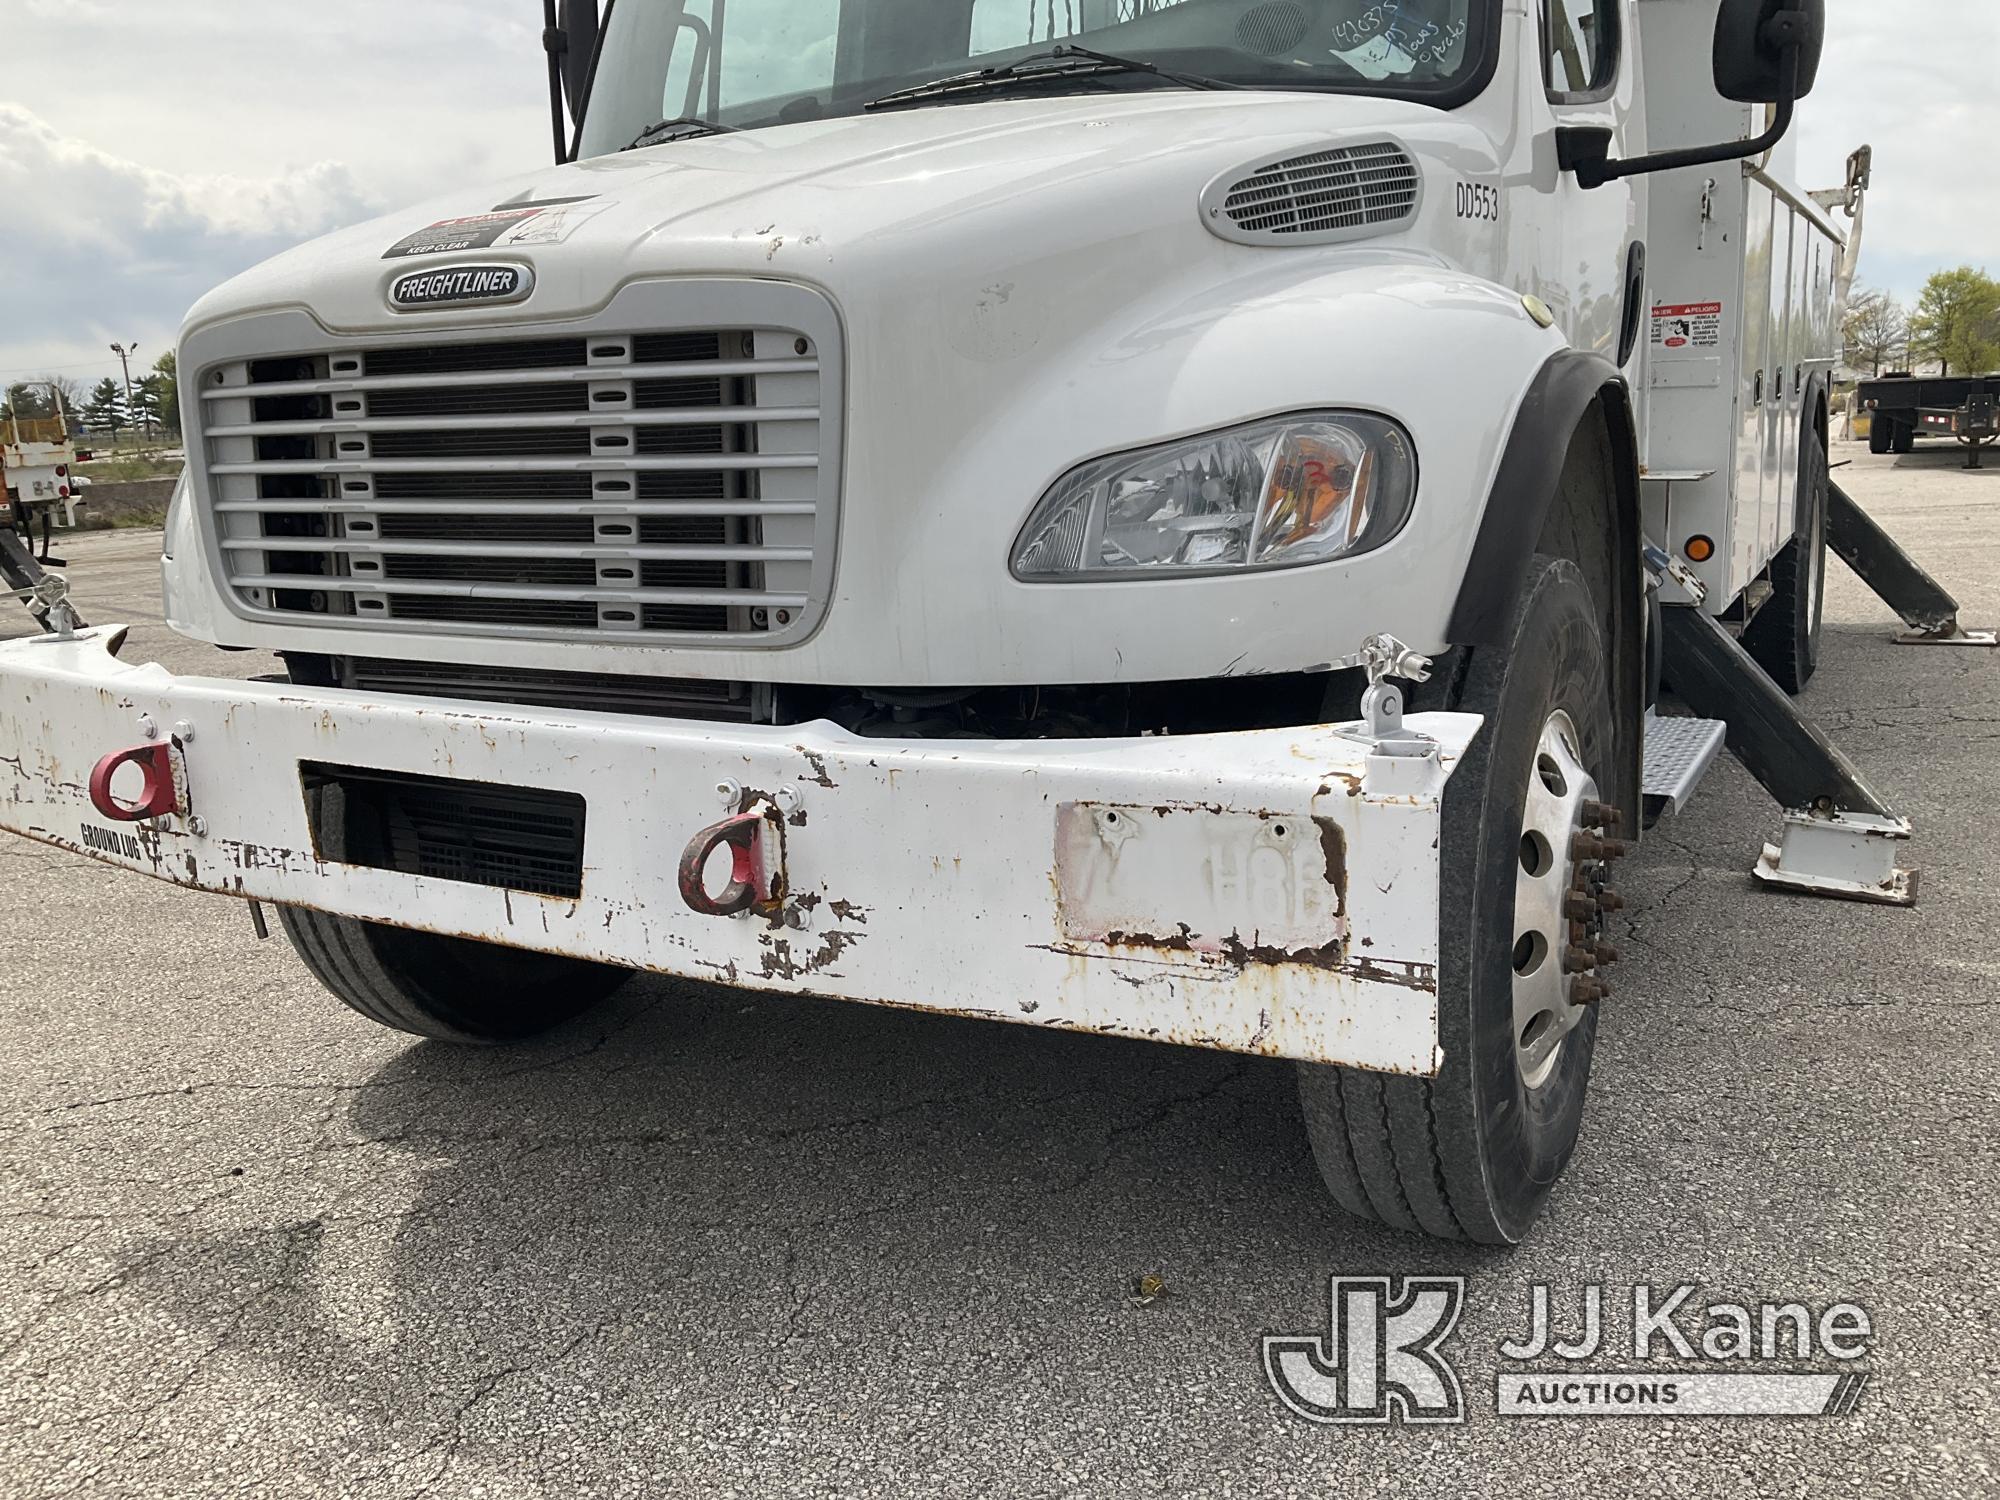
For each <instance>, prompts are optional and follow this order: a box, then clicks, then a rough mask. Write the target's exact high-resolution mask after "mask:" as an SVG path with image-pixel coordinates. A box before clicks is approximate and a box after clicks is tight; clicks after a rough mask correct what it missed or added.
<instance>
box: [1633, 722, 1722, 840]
mask: <svg viewBox="0 0 2000 1500" xmlns="http://www.w3.org/2000/svg"><path fill="white" fill-rule="evenodd" d="M1728 737H1729V726H1728V725H1727V724H1725V723H1723V722H1722V721H1721V720H1720V719H1686V718H1674V719H1663V718H1660V717H1659V716H1658V715H1657V714H1648V715H1647V716H1646V769H1645V776H1644V779H1643V782H1642V789H1643V791H1644V792H1645V797H1646V823H1647V825H1648V826H1649V827H1650V826H1651V825H1652V824H1653V823H1655V822H1657V821H1658V820H1659V819H1660V818H1662V817H1666V816H1669V815H1671V814H1674V813H1678V812H1679V811H1680V810H1681V809H1682V808H1684V807H1686V806H1687V805H1688V803H1689V802H1691V801H1693V800H1694V792H1695V788H1696V787H1698V786H1700V785H1701V780H1702V778H1703V777H1704V776H1706V775H1707V774H1708V770H1709V767H1710V766H1713V765H1714V764H1715V759H1716V757H1717V756H1718V755H1720V754H1721V753H1722V746H1723V742H1724V741H1725V740H1726V739H1727V738H1728Z"/></svg>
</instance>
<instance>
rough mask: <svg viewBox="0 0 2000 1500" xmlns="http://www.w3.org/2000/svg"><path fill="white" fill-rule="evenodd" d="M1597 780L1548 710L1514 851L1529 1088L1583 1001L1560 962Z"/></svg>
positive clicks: (1553, 1064) (1575, 1022)
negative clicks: (1574, 995) (1577, 1000)
mask: <svg viewBox="0 0 2000 1500" xmlns="http://www.w3.org/2000/svg"><path fill="white" fill-rule="evenodd" d="M1596 801H1597V782H1596V780H1595V779H1594V778H1593V777H1592V776H1591V774H1590V772H1589V771H1588V770H1587V769H1585V767H1584V764H1583V740H1582V737H1581V736H1580V735H1579V734H1578V733H1577V730H1576V722H1575V721H1574V720H1573V719H1571V718H1570V716H1569V714H1568V713H1567V712H1565V711H1564V710H1562V709H1557V710H1555V712H1553V713H1551V714H1550V715H1549V717H1548V720H1547V722H1546V723H1544V724H1543V726H1542V733H1541V738H1540V740H1539V741H1538V742H1537V744H1536V747H1535V755H1534V758H1533V760H1532V762H1531V763H1530V765H1529V767H1528V787H1527V796H1526V799H1525V801H1524V803H1523V805H1522V810H1521V836H1520V843H1519V846H1518V849H1517V852H1516V856H1515V885H1514V943H1513V949H1512V952H1511V955H1510V964H1511V966H1512V976H1511V977H1512V980H1513V1031H1514V1062H1515V1066H1516V1067H1517V1068H1518V1069H1519V1071H1520V1074H1521V1081H1522V1083H1523V1084H1525V1085H1526V1086H1527V1087H1528V1089H1530V1090H1534V1089H1538V1088H1540V1087H1542V1086H1543V1085H1544V1084H1546V1083H1547V1082H1548V1081H1549V1078H1550V1077H1551V1076H1552V1075H1553V1074H1554V1073H1555V1071H1556V1068H1557V1065H1558V1064H1559V1063H1560V1062H1561V1061H1562V1054H1563V1048H1564V1046H1565V1044H1566V1043H1567V1041H1568V1039H1569V1035H1570V1033H1571V1032H1573V1031H1574V1030H1575V1029H1576V1028H1577V1026H1579V1025H1580V1024H1581V1023H1582V1021H1583V1018H1584V1016H1585V1015H1586V1014H1587V1013H1588V1010H1589V1007H1588V1006H1583V1005H1576V1004H1573V1003H1572V1001H1571V990H1570V973H1569V972H1568V967H1567V965H1566V962H1565V957H1566V953H1567V950H1568V948H1569V946H1570V945H1569V943H1568V941H1567V937H1568V933H1569V923H1570V918H1569V915H1568V911H1567V907H1568V902H1569V897H1570V892H1571V890H1572V888H1573V887H1574V885H1575V883H1576V878H1577V860H1576V858H1575V854H1574V849H1575V845H1576V842H1577V837H1578V835H1579V834H1582V833H1583V832H1584V830H1585V822H1584V805H1585V804H1586V803H1595V802H1596Z"/></svg>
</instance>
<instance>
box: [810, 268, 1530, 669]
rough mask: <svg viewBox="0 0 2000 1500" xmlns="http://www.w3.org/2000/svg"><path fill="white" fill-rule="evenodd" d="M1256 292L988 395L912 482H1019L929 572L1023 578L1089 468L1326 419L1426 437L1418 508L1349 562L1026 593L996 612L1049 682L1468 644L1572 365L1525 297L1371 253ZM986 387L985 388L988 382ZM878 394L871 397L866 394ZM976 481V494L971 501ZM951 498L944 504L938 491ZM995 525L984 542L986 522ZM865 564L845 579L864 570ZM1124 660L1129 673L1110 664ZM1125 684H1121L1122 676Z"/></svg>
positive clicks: (922, 526) (1279, 272)
mask: <svg viewBox="0 0 2000 1500" xmlns="http://www.w3.org/2000/svg"><path fill="white" fill-rule="evenodd" d="M1244 258H1245V261H1246V262H1247V264H1245V265H1244V268H1243V270H1242V272H1241V274H1240V275H1238V276H1236V277H1234V278H1232V279H1225V280H1222V281H1219V282H1208V283H1205V284H1203V285H1202V286H1200V287H1183V288H1181V289H1180V291H1179V295H1178V296H1177V297H1175V298H1171V299H1168V298H1162V299H1160V300H1158V301H1155V302H1149V303H1148V304H1147V305H1145V306H1144V307H1142V308H1138V309H1134V310H1133V311H1132V315H1131V316H1130V317H1129V318H1127V319H1126V320H1125V321H1124V322H1123V323H1122V326H1119V327H1116V328H1114V329H1111V330H1109V331H1108V333H1107V331H1105V330H1094V331H1092V333H1091V334H1090V335H1088V336H1078V335H1070V336H1068V337H1067V338H1066V340H1065V345H1064V347H1062V348H1060V349H1057V350H1050V349H1047V348H1043V349H1041V350H1039V351H1037V352H1036V353H1035V354H1031V355H1027V356H1024V357H1022V358H1020V359H1019V360H1018V361H1016V363H1019V364H1021V365H1024V366H1026V365H1037V364H1038V365H1040V366H1041V368H1040V369H1039V370H1037V371H1036V372H1035V375H1034V378H1033V379H1029V380H1015V381H1011V382H1008V383H1007V384H1005V385H1004V386H1003V385H1002V384H1001V383H1000V382H998V381H995V382H994V383H993V384H992V385H991V386H989V387H987V390H988V392H989V393H990V394H991V395H992V396H993V397H994V398H995V403H996V404H995V407H994V409H991V410H989V411H988V412H987V413H986V414H985V416H984V419H983V420H982V421H981V422H980V423H979V424H978V426H977V427H976V428H974V429H973V431H972V432H971V433H970V434H966V435H964V436H962V437H961V438H960V440H959V441H957V442H956V443H953V444H950V445H948V448H949V451H947V452H945V453H941V454H940V455H939V456H938V458H937V460H936V464H937V466H936V469H935V470H934V472H933V473H932V474H930V475H928V476H924V477H922V478H915V477H913V481H912V482H914V483H919V484H932V483H934V484H936V485H939V486H941V487H942V488H943V490H944V492H945V494H946V495H949V494H950V492H951V490H952V489H953V488H954V487H955V480H956V476H961V475H962V476H995V475H1011V476H1012V478H1011V480H1010V482H1009V483H1008V485H1007V489H1008V490H1009V492H1010V493H1011V494H1012V495H1013V496H1014V500H1015V503H1014V504H1013V505H1012V506H1011V507H1009V508H1007V509H1006V510H1004V511H1000V512H998V513H997V514H994V512H995V511H997V510H998V508H997V507H995V506H993V504H992V495H991V492H990V491H989V492H988V493H987V494H986V495H985V496H984V497H983V499H984V503H983V504H982V503H981V497H975V496H974V495H971V494H968V495H965V496H964V497H963V503H962V504H953V503H950V501H949V500H945V501H943V503H940V504H938V505H937V506H935V508H933V509H932V510H931V511H930V512H929V513H928V514H927V515H924V516H918V517H913V518H912V519H913V521H914V522H915V524H916V525H917V527H918V532H917V535H916V536H915V537H914V538H913V540H912V543H911V549H912V551H913V553H917V554H921V555H923V556H925V557H926V558H927V559H936V558H942V559H947V560H948V561H947V563H946V567H945V571H946V575H947V576H949V577H952V578H954V579H962V578H963V579H977V578H981V577H983V576H987V575H990V574H991V573H992V571H993V569H994V566H995V563H996V560H997V561H1000V562H1003V563H1004V558H1005V555H1006V553H1007V551H1008V550H1009V549H1010V548H1011V545H1012V543H1013V540H1014V537H1015V535H1016V534H1017V533H1018V530H1019V528H1020V526H1021V524H1022V523H1023V522H1024V521H1025V519H1026V517H1027V515H1028V513H1029V511H1030V510H1031V509H1032V508H1033V506H1034V504H1035V502H1036V501H1037V500H1038V499H1039V497H1040V496H1041V495H1042V494H1043V493H1044V492H1045V491H1046V490H1047V489H1048V487H1049V486H1050V485H1051V484H1053V483H1054V482H1055V481H1056V480H1057V479H1058V478H1060V477H1061V476H1062V474H1064V473H1065V472H1067V471H1068V470H1069V469H1070V468H1072V467H1073V466H1075V465H1076V464H1078V463H1080V462H1082V461H1084V460H1086V459H1089V458H1093V457H1098V456H1102V455H1105V454H1112V453H1119V452H1125V451H1130V450H1132V449H1137V448H1143V447H1146V446H1148V445H1150V444H1154V443H1158V442H1161V441H1165V440H1169V439H1172V438H1177V437H1183V436H1190V435H1194V434H1199V433H1203V432H1209V431H1213V430H1216V429H1218V428H1221V427H1225V426H1228V425H1231V424H1234V423H1236V422H1244V421H1251V420H1255V419H1258V418H1261V417H1266V416H1271V415H1276V414H1281V413H1284V412H1290V411H1299V410H1305V409H1311V408H1327V407H1345V408H1353V409H1359V410H1365V411H1371V412H1376V413H1379V414H1381V415H1383V416H1387V417H1391V418H1393V419H1395V420H1396V421H1398V422H1400V423H1401V424H1402V425H1403V426H1404V427H1405V428H1406V429H1407V430H1408V431H1409V433H1410V435H1411V438H1412V441H1413V444H1414V447H1415V451H1416V455H1417V467H1418V494H1417V501H1416V505H1415V507H1414V510H1413V512H1412V515H1411V517H1410V520H1409V523H1408V524H1407V525H1406V527H1405V528H1404V530H1403V531H1402V532H1401V533H1400V534H1399V535H1398V536H1397V537H1395V538H1394V539H1393V540H1392V541H1391V542H1389V543H1388V544H1387V545H1386V546H1384V547H1382V548H1380V549H1379V550H1377V551H1375V552H1373V553H1370V554H1368V555H1366V556H1364V557H1360V558H1357V559H1354V560H1352V561H1348V562H1334V563H1327V564H1320V565H1317V566H1312V567H1306V568H1301V569H1296V570H1289V571H1287V570H1280V571H1275V572H1263V573H1255V574H1245V575H1242V576H1238V577H1229V576H1224V577H1215V578H1202V579H1190V580H1180V581H1160V580H1146V581H1139V580H1133V581H1118V582H1109V583H1102V582H1100V583H1058V584H1048V583H1042V584H1023V583H1020V582H1018V581H1016V580H1013V579H1011V578H1009V579H997V580H995V581H994V582H993V583H992V584H991V585H990V587H991V590H992V592H991V594H990V596H989V598H988V599H986V600H984V601H982V604H981V607H982V608H984V609H986V610H989V611H990V612H992V613H994V614H996V615H998V616H1000V617H1003V618H1005V619H1006V621H1007V622H1008V624H1007V629H1008V632H1009V634H1010V637H1011V639H1012V642H1013V644H1014V645H1015V646H1017V647H1022V646H1026V645H1028V643H1031V642H1035V641H1037V639H1038V638H1041V644H1040V645H1039V646H1036V647H1032V648H1031V649H1034V650H1035V652H1036V654H1037V655H1044V656H1046V657H1048V658H1051V659H1057V660H1060V661H1061V662H1062V666H1063V669H1064V670H1063V671H1062V673H1061V674H1060V675H1058V676H1055V677H1046V676H1045V677H1044V678H1043V679H1042V680H1070V681H1090V680H1116V679H1117V678H1120V677H1122V678H1123V679H1125V680H1149V679H1153V680H1159V679H1170V678H1181V677H1206V676H1216V675H1223V674H1225V673H1227V672H1229V671H1230V670H1232V664H1234V666H1233V670H1236V671H1261V672H1286V671H1303V670H1310V669H1312V668H1314V667H1316V666H1320V665H1323V664H1325V663H1326V662H1328V661H1329V660H1332V659H1334V658H1337V657H1340V656H1344V655H1347V654H1348V653H1350V652H1352V651H1354V650H1355V649H1356V648H1357V647H1358V646H1359V645H1360V643H1361V641H1362V640H1363V639H1364V638H1365V637H1367V636H1369V635H1371V634H1375V633H1377V632H1388V633H1391V634H1394V635H1396V636H1398V637H1399V638H1401V639H1402V640H1404V641H1406V642H1408V643H1410V644H1411V645H1413V646H1415V647H1417V648H1418V649H1419V650H1424V651H1430V652H1435V651H1438V650H1441V649H1443V648H1444V647H1445V646H1447V645H1448V644H1450V632H1449V624H1450V618H1451V613H1452V608H1453V603H1454V600H1455V599H1456V597H1457V595H1458V592H1459V586H1460V583H1461V580H1462V579H1464V577H1465V575H1466V572H1467V569H1468V566H1469V565H1470V564H1471V562H1472V557H1473V548H1474V544H1475V538H1476V537H1477V535H1478V533H1479V530H1480V523H1481V520H1482V517H1483V516H1484V514H1485V513H1486V511H1487V508H1488V497H1489V495H1491V494H1492V492H1493V488H1494V482H1495V479H1496V476H1497V474H1498V471H1499V466H1500V462H1501V458H1502V455H1503V453H1504V452H1505V450H1506V446H1507V443H1508V439H1509V437H1510V435H1511V434H1512V433H1513V431H1514V429H1515V426H1516V420H1517V416H1518V413H1519V409H1520V407H1521V403H1522V402H1523V400H1524V398H1525V396H1526V395H1527V393H1529V392H1530V391H1532V390H1533V388H1534V385H1535V381H1536V379H1537V376H1538V375H1539V374H1540V372H1541V371H1542V370H1544V369H1545V368H1547V367H1548V365H1549V364H1550V362H1551V361H1552V360H1554V359H1556V358H1558V357H1559V356H1561V355H1562V354H1563V353H1564V351H1565V348H1566V345H1565V343H1564V340H1563V338H1562V336H1561V335H1560V334H1559V333H1557V332H1555V331H1554V330H1551V329H1546V328H1543V327H1542V326H1540V325H1539V324H1538V323H1537V322H1536V321H1535V320H1534V319H1533V318H1532V317H1531V316H1530V315H1529V313H1528V312H1527V310H1526V308H1525V307H1524V305H1523V302H1522V299H1521V296H1520V294H1519V293H1518V292H1515V291H1512V290H1509V289H1507V288H1504V287H1501V286H1498V285H1495V284H1493V283H1491V282H1487V281H1484V280H1482V279H1479V278H1477V277H1474V276H1471V275H1468V274H1465V273H1462V272H1458V271H1454V270H1451V269H1449V268H1446V267H1442V266H1439V265H1436V264H1434V263H1426V262H1422V261H1418V260H1415V259H1414V258H1410V259H1398V260H1384V259H1382V258H1381V254H1380V252H1379V251H1378V252H1376V253H1375V254H1374V255H1373V256H1369V255H1367V254H1365V253H1361V252H1356V253H1353V254H1350V255H1348V256H1345V257H1342V258H1341V260H1340V261H1339V262H1337V263H1334V264H1331V265H1329V264H1327V260H1328V259H1329V258H1324V257H1319V256H1315V257H1313V258H1312V261H1313V264H1314V266H1316V267H1317V268H1318V269H1316V270H1314V271H1313V272H1312V274H1309V275H1302V274H1301V271H1302V270H1303V269H1304V267H1303V265H1302V262H1303V261H1304V259H1305V258H1304V257H1303V256H1301V257H1296V258H1295V257H1293V256H1292V255H1289V254H1285V253H1278V254H1272V253H1271V252H1249V251H1246V252H1244ZM973 379H974V380H975V381H979V380H980V379H981V376H980V374H978V373H975V374H974V376H973ZM856 384H857V389H861V390H865V389H866V386H867V382H866V380H865V379H863V380H860V381H857V383H856ZM974 482H975V483H976V482H977V481H976V480H975V481H974ZM934 492H935V491H934ZM982 511H985V512H987V513H988V514H989V516H990V517H991V519H990V520H989V521H986V522H981V523H979V524H975V525H967V524H966V517H967V516H968V515H978V514H979V513H980V512H982ZM852 561H853V559H852V556H851V554H850V556H849V558H848V563H849V564H850V565H851V564H852ZM1113 642H1115V644H1116V645H1117V647H1118V649H1119V655H1118V658H1117V659H1116V660H1115V661H1108V660H1105V659H1104V658H1105V657H1106V656H1108V655H1109V654H1110V653H1109V651H1108V649H1104V648H1106V647H1108V645H1109V644H1111V643H1113ZM1107 669H1109V670H1107Z"/></svg>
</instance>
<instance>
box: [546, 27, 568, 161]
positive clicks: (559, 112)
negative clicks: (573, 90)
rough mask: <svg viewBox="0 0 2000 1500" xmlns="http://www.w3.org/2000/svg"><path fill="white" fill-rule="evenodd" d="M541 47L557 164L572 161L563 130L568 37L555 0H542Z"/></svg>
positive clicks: (566, 136)
mask: <svg viewBox="0 0 2000 1500" xmlns="http://www.w3.org/2000/svg"><path fill="white" fill-rule="evenodd" d="M542 50H543V51H544V52H546V53H547V54H548V55H549V127H550V129H551V130H552V131H553V132H554V134H555V143H556V165H557V166H561V165H562V164H563V163H564V162H567V161H568V160H569V133H568V132H567V131H566V130H564V129H563V120H564V119H565V118H566V116H565V113H564V106H563V56H564V54H565V53H567V52H568V51H569V36H568V35H567V33H565V32H564V31H563V29H562V28H561V27H560V26H558V25H557V24H556V0H542Z"/></svg>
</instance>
